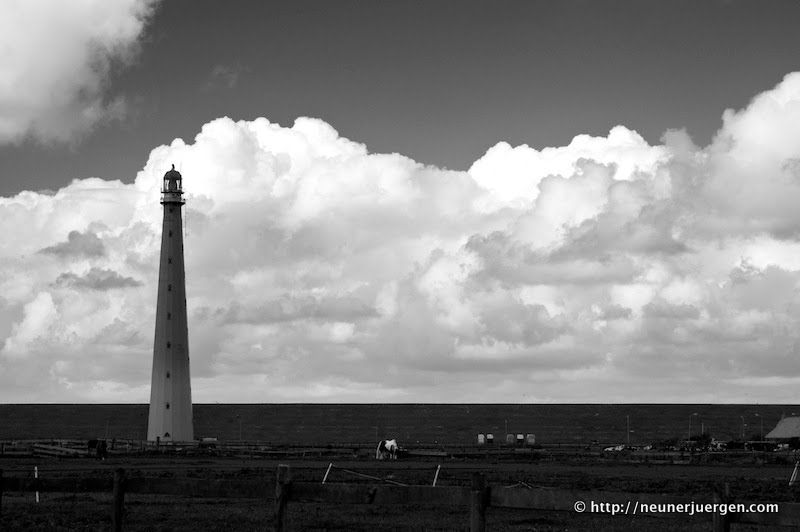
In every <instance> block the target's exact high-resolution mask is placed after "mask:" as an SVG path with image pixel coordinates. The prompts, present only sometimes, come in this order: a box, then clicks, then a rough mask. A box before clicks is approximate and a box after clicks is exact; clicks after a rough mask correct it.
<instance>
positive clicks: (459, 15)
mask: <svg viewBox="0 0 800 532" xmlns="http://www.w3.org/2000/svg"><path fill="white" fill-rule="evenodd" d="M12 4H13V3H12ZM7 9H11V8H10V7H8V8H7ZM797 20H800V5H798V4H797V3H796V2H793V1H767V2H745V1H703V2H697V1H693V0H687V1H683V0H676V1H670V2H641V1H638V0H629V1H604V2H586V1H577V0H576V1H566V2H550V1H525V2H522V1H519V2H476V1H459V2H419V1H408V2H356V1H338V2H314V1H310V2H309V1H299V2H291V3H283V2H261V1H237V2H232V3H225V4H223V3H220V2H215V1H208V0H191V1H189V0H174V1H171V2H163V3H159V4H157V5H156V6H155V10H154V12H153V14H152V15H151V16H150V17H149V18H148V21H149V22H148V23H147V24H146V25H145V26H144V28H143V31H142V33H141V36H140V38H139V39H138V41H136V42H137V45H136V46H135V47H134V48H133V50H131V51H130V52H129V53H128V54H127V57H126V58H125V59H124V60H119V59H116V60H115V61H114V62H113V64H112V65H111V66H110V68H109V70H108V72H107V76H105V78H106V79H105V80H104V81H103V82H102V84H103V91H102V98H103V99H104V100H105V101H106V102H109V101H112V100H114V99H120V101H122V102H124V112H121V113H116V114H114V113H107V114H110V117H108V116H107V117H105V118H98V120H96V121H94V122H92V123H88V124H85V125H84V126H83V127H77V128H76V129H75V130H73V131H72V132H71V134H70V137H69V139H67V142H59V141H54V140H52V138H48V135H47V134H46V132H44V133H42V134H37V133H35V132H34V134H33V135H31V134H30V131H28V132H25V131H21V132H20V135H21V136H16V137H15V138H14V139H13V141H9V140H7V141H6V142H5V143H0V174H2V175H3V180H2V183H0V194H2V195H6V196H8V195H13V194H16V193H17V192H19V191H21V190H23V189H30V190H41V189H52V190H55V189H57V188H59V187H60V186H63V185H65V184H67V183H69V182H70V181H71V180H72V179H82V178H84V177H100V178H103V179H109V180H113V179H120V180H122V181H123V182H126V183H130V182H132V180H133V178H134V177H135V175H136V172H138V171H139V170H141V169H142V167H143V164H144V161H145V159H146V157H147V155H148V153H149V152H150V150H151V149H152V147H153V146H155V145H158V144H165V143H169V142H171V140H172V139H173V138H176V137H180V138H183V139H184V140H187V141H190V140H191V139H192V138H193V137H194V136H195V135H196V134H197V132H198V131H199V129H200V127H201V126H202V125H203V124H205V123H206V122H208V121H210V120H212V119H214V118H218V117H221V116H228V117H230V118H233V119H234V120H252V119H254V118H257V117H261V116H263V117H267V118H268V119H269V120H270V121H272V122H277V123H280V124H282V125H290V124H291V123H292V122H293V121H294V119H295V118H297V117H298V116H313V117H317V118H321V119H323V120H325V121H327V122H328V123H331V124H333V125H334V126H335V127H336V129H337V131H339V133H340V134H342V135H343V136H346V137H348V138H351V139H354V140H357V141H359V142H363V143H365V144H366V145H367V147H368V149H369V150H370V151H371V152H387V153H392V152H398V153H402V154H404V155H406V156H408V157H411V158H413V159H414V160H416V161H419V162H422V163H426V164H433V165H437V166H439V167H446V168H450V169H456V170H466V169H468V168H469V166H470V165H471V164H472V163H473V162H474V161H475V160H477V159H478V158H480V157H481V156H482V155H483V154H484V153H485V152H486V150H487V149H488V148H489V147H491V146H493V145H494V144H495V143H496V142H498V141H507V142H509V143H510V144H511V145H514V146H516V145H519V144H528V145H529V146H531V147H534V148H537V149H540V148H543V147H546V146H559V145H565V144H568V143H569V141H570V140H571V139H572V138H573V137H574V136H576V135H578V134H582V133H584V134H591V135H605V134H607V133H608V131H609V130H610V129H611V128H612V127H614V126H615V125H618V124H622V125H625V126H626V127H628V128H630V129H633V130H635V131H637V132H638V133H639V134H641V135H642V136H643V137H644V138H645V140H647V141H648V142H650V143H656V142H658V141H659V140H660V138H661V136H662V134H663V133H664V131H666V130H667V129H671V128H676V129H677V128H685V129H686V130H687V131H688V133H689V134H690V135H691V137H692V139H693V140H694V141H695V143H697V144H698V145H700V146H705V145H706V144H708V143H709V142H710V141H711V137H712V135H713V134H714V132H715V131H716V130H717V129H718V128H719V127H720V119H721V115H722V112H723V111H724V110H725V109H726V108H740V107H742V106H744V105H746V103H747V102H748V100H749V99H750V98H751V97H752V96H753V95H754V94H756V93H757V92H758V91H760V90H763V88H764V87H770V86H773V85H775V84H776V83H777V82H779V81H780V79H781V78H782V76H783V75H784V74H786V73H787V72H790V71H792V70H793V69H794V68H795V67H796V66H797V50H798V49H800V34H798V32H797V31H795V25H796V21H797ZM27 23H28V24H34V25H35V24H37V22H36V21H35V20H30V21H27ZM53 31H58V26H55V27H54V30H53ZM34 52H35V54H34V53H32V54H31V56H30V57H27V58H26V60H27V61H30V62H32V63H36V61H37V60H38V59H40V57H41V54H50V55H55V57H58V54H59V51H58V50H53V49H46V48H42V49H34ZM53 90H56V91H57V90H60V87H59V85H58V84H55V85H54V87H53ZM26 133H27V134H28V135H27V136H24V135H25V134H26ZM41 137H45V138H44V139H43V140H42V138H41Z"/></svg>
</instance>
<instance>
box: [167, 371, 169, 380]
mask: <svg viewBox="0 0 800 532" xmlns="http://www.w3.org/2000/svg"><path fill="white" fill-rule="evenodd" d="M167 378H168V379H169V371H168V372H167Z"/></svg>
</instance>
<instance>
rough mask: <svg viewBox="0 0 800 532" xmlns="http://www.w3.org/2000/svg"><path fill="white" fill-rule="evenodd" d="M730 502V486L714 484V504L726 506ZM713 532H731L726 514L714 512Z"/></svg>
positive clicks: (728, 517)
mask: <svg viewBox="0 0 800 532" xmlns="http://www.w3.org/2000/svg"><path fill="white" fill-rule="evenodd" d="M730 500H731V490H730V485H729V484H728V483H727V482H725V483H724V484H719V483H718V484H716V485H715V486H714V502H715V503H716V504H728V503H729V502H730ZM713 523H714V532H730V530H731V517H730V514H728V513H727V512H726V513H725V515H722V514H720V513H719V511H717V512H714V521H713Z"/></svg>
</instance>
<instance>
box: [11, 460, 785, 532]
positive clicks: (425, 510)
mask: <svg viewBox="0 0 800 532" xmlns="http://www.w3.org/2000/svg"><path fill="white" fill-rule="evenodd" d="M279 463H288V464H289V465H290V466H291V468H292V478H293V479H294V480H298V481H309V482H321V481H322V478H323V476H324V475H325V471H326V469H327V467H328V465H329V463H330V461H329V460H328V459H325V460H322V459H319V460H291V461H288V462H287V461H281V462H279V461H276V460H270V459H241V458H217V457H213V458H212V457H207V458H206V457H153V456H141V457H112V458H111V459H109V460H107V461H104V462H96V461H94V460H90V459H80V458H79V459H63V460H55V459H49V460H43V459H30V458H29V459H4V460H0V467H2V468H3V469H4V471H5V475H7V476H30V475H31V474H32V471H33V467H34V466H37V467H38V468H39V475H40V477H41V478H48V477H54V476H84V477H98V476H104V475H105V476H109V477H110V476H111V475H112V474H113V470H114V469H116V468H118V467H122V468H125V469H126V472H127V474H128V475H130V476H145V477H161V478H167V479H169V478H181V477H192V478H202V479H208V480H213V479H237V478H240V479H264V480H267V481H269V482H270V483H272V482H274V480H275V475H276V471H277V466H278V464H279ZM438 465H441V471H440V474H439V478H438V485H442V486H467V485H469V482H470V476H471V474H472V473H473V472H474V471H481V472H483V473H485V475H486V477H487V481H488V483H489V484H490V485H491V486H497V487H498V488H499V489H529V488H528V487H526V486H525V485H527V486H530V487H531V488H530V489H548V488H550V489H552V488H562V489H573V490H591V491H623V492H632V493H663V494H672V495H680V496H683V497H687V498H692V499H695V500H697V501H698V502H700V501H705V500H707V498H708V494H709V493H710V492H711V491H712V490H713V487H714V484H715V483H717V482H728V483H729V485H730V491H731V495H732V496H733V497H734V498H735V499H738V500H750V501H775V502H800V490H799V489H798V486H795V487H794V488H789V486H788V479H789V476H790V475H791V472H792V471H791V470H792V466H791V465H755V464H725V463H720V464H714V465H665V464H657V465H656V464H631V463H623V462H617V461H598V460H591V459H577V458H572V459H559V460H540V461H533V460H530V459H523V458H521V457H516V458H514V459H507V460H492V461H477V460H454V459H445V458H442V459H415V460H413V461H412V460H398V461H393V462H378V461H375V460H343V459H342V460H341V461H335V466H336V467H334V468H333V469H332V470H331V473H330V476H329V477H328V482H329V483H364V482H366V483H369V482H372V481H371V480H369V479H366V478H364V477H361V476H357V475H356V474H355V473H359V474H361V475H367V476H372V477H378V478H381V479H386V478H391V479H392V480H394V481H396V482H402V483H407V484H417V485H430V484H431V482H432V481H433V477H434V474H435V471H436V467H437V466H438ZM511 486H515V487H511ZM588 502H589V501H587V503H588ZM597 502H602V501H597ZM125 511H126V515H125V525H126V527H125V530H129V531H167V530H170V531H172V530H174V531H195V530H211V531H213V530H218V531H223V530H224V531H228V530H236V531H249V530H270V529H271V526H272V523H273V519H274V506H273V493H272V492H270V493H266V494H265V496H264V498H263V499H262V500H249V499H198V498H184V497H175V496H149V495H133V494H129V495H128V496H126V502H125ZM2 512H3V514H2V517H0V530H48V531H50V530H53V531H67V530H69V531H76V530H81V531H85V530H109V529H110V526H111V517H110V516H111V495H110V494H86V493H79V494H57V493H42V494H40V502H39V503H36V502H34V494H32V493H14V492H6V493H5V494H4V495H3V500H2ZM289 524H290V526H291V529H292V530H310V531H323V530H327V531H354V532H359V531H415V532H419V531H423V530H424V531H465V530H468V525H469V509H468V508H467V507H433V506H426V505H414V506H407V505H406V506H402V505H400V506H393V505H368V504H363V505H342V504H317V503H314V504H311V503H294V502H293V503H290V505H289ZM710 524H711V521H710V517H709V516H708V515H707V514H706V515H705V516H700V517H698V516H695V517H689V516H680V515H670V516H665V517H650V516H624V515H616V516H611V515H603V514H590V513H585V514H577V513H574V512H551V511H533V510H508V509H497V508H490V509H489V510H488V514H487V530H502V531H512V532H515V531H523V530H536V531H555V530H574V531H597V530H600V531H603V530H608V531H611V530H630V531H634V530H650V531H656V532H659V531H672V530H675V531H678V530H681V531H687V530H688V531H693V530H697V531H700V530H709V529H710ZM734 530H757V528H756V527H749V526H738V527H735V528H734Z"/></svg>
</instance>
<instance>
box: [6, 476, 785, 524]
mask: <svg viewBox="0 0 800 532" xmlns="http://www.w3.org/2000/svg"><path fill="white" fill-rule="evenodd" d="M11 491H16V492H60V493H75V492H106V493H107V492H109V491H110V492H112V494H113V497H112V499H113V502H112V524H113V527H112V528H113V530H115V531H121V530H122V529H123V519H124V504H125V502H124V500H125V494H126V493H137V494H150V495H175V496H181V497H197V498H243V499H260V500H263V501H265V503H266V504H270V505H274V516H275V518H274V524H275V529H276V530H277V531H278V532H285V531H287V530H288V529H289V528H288V525H287V520H286V517H287V506H288V504H289V503H290V502H295V503H297V502H306V503H308V502H315V503H334V504H379V505H382V504H397V505H407V504H412V505H413V504H419V505H449V506H469V507H470V530H471V532H483V531H484V530H485V529H486V510H487V508H518V509H528V510H545V511H568V512H575V503H576V501H583V502H585V503H587V505H588V504H589V503H590V501H602V502H603V503H609V504H621V505H624V504H626V503H634V502H638V505H639V506H640V505H642V504H647V505H651V504H656V505H668V504H684V505H685V504H689V503H692V502H693V503H695V504H704V503H711V502H717V503H720V502H726V503H732V502H737V503H742V504H744V505H745V506H746V507H749V505H751V504H754V503H752V502H751V501H733V500H731V499H730V498H729V496H728V495H727V486H720V487H719V489H718V490H717V491H716V492H715V493H712V494H708V495H707V496H705V497H700V498H694V499H689V498H687V497H676V496H669V495H656V494H641V493H624V492H610V491H575V490H563V489H522V488H513V489H510V488H504V487H502V486H487V485H486V482H485V477H484V475H483V474H482V473H474V474H473V476H472V485H471V486H470V487H453V486H400V485H388V484H330V483H328V484H320V483H315V482H294V481H292V480H291V470H290V468H289V466H287V465H281V466H279V467H278V472H277V480H276V481H275V482H272V481H266V480H207V479H174V478H169V479H167V478H147V477H133V478H127V477H126V474H125V471H124V470H123V469H117V470H116V471H115V472H114V478H113V479H111V478H75V477H54V478H20V477H7V476H4V475H3V471H2V470H0V516H2V501H3V493H4V492H6V493H7V492H11ZM779 510H780V511H779V512H778V513H755V512H739V513H728V514H727V515H720V514H718V513H716V514H714V516H713V521H712V523H711V527H712V528H710V529H711V530H714V531H715V532H717V531H727V530H730V524H731V523H746V524H756V525H767V526H786V527H795V528H800V504H797V503H779ZM587 511H588V508H587ZM640 514H643V515H650V516H658V517H659V518H665V519H669V518H680V519H685V518H687V517H688V516H687V515H686V514H679V513H674V514H664V513H657V512H644V511H642V512H640ZM704 517H705V519H707V520H708V519H709V517H708V514H707V513H706V514H700V515H695V516H694V517H693V518H694V519H703V518H704ZM620 518H624V516H620Z"/></svg>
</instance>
